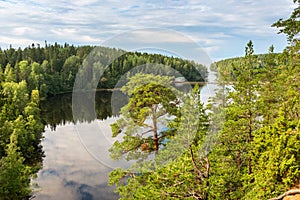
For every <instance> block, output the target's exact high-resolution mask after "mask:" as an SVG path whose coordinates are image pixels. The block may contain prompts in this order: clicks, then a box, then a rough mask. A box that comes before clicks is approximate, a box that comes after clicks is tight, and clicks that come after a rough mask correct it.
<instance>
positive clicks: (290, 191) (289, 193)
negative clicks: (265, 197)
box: [270, 189, 300, 200]
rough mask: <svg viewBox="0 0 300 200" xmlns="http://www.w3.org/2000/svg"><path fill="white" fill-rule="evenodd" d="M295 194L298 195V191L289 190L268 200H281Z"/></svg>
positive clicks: (299, 191)
mask: <svg viewBox="0 0 300 200" xmlns="http://www.w3.org/2000/svg"><path fill="white" fill-rule="evenodd" d="M296 194H300V189H294V190H289V191H287V192H285V193H283V194H282V195H280V196H278V197H275V198H272V199H270V200H282V199H283V198H284V197H286V196H289V195H296Z"/></svg>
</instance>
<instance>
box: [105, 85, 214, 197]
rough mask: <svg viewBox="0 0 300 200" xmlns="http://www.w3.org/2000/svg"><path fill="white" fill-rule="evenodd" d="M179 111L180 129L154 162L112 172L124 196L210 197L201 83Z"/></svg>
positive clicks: (175, 125) (177, 122) (176, 123)
mask: <svg viewBox="0 0 300 200" xmlns="http://www.w3.org/2000/svg"><path fill="white" fill-rule="evenodd" d="M179 112H180V113H181V115H180V117H178V118H177V119H176V120H175V121H173V122H172V124H173V125H172V127H173V129H174V130H175V131H174V132H176V133H175V134H174V135H173V136H172V137H170V142H168V143H167V144H166V147H165V148H162V149H160V151H159V152H158V154H157V155H156V157H155V159H154V161H153V162H152V161H145V162H144V163H143V164H140V165H139V166H138V167H137V168H135V167H136V166H135V165H134V166H133V167H132V168H131V169H127V170H124V169H120V168H119V169H115V170H113V171H112V172H111V173H110V176H109V180H110V182H109V183H110V184H111V185H112V184H115V185H116V186H117V192H118V193H119V195H120V196H121V199H155V198H157V197H159V198H160V199H171V198H174V199H207V195H208V177H209V170H210V169H209V168H210V165H209V160H208V157H207V154H205V152H204V151H203V144H202V142H203V140H204V137H205V136H206V132H207V129H208V116H207V114H206V113H205V109H204V108H203V104H202V103H201V102H200V97H199V87H198V86H196V87H195V88H194V90H193V92H191V93H190V94H188V95H187V96H185V98H184V100H183V104H182V106H181V107H180V109H179ZM132 170H137V171H132ZM124 178H125V179H124Z"/></svg>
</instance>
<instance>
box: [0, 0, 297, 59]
mask: <svg viewBox="0 0 300 200" xmlns="http://www.w3.org/2000/svg"><path fill="white" fill-rule="evenodd" d="M293 8H294V7H293V3H292V0H276V1H274V0H260V1H258V0H257V1H255V0H227V1H224V0H206V1H204V0H190V1H187V0H182V1H179V0H160V1H158V0H151V1H150V0H145V1H141V0H130V1H116V0H102V1H97V0H72V1H65V0H24V1H17V0H0V24H1V32H0V47H1V48H8V47H9V45H10V44H11V45H12V46H13V47H19V46H21V47H25V46H28V45H30V44H32V43H39V44H41V45H42V46H43V45H44V41H45V40H47V41H48V43H54V42H59V43H64V42H67V43H70V44H74V45H83V44H91V45H101V44H102V43H103V42H105V41H106V40H108V39H111V38H113V37H115V36H116V35H118V34H121V33H124V32H126V31H133V30H136V29H143V28H156V29H160V28H164V29H168V30H171V31H176V32H177V33H180V34H183V35H184V36H186V37H187V38H189V39H191V40H193V41H194V42H196V43H197V44H198V45H199V46H200V47H201V48H202V49H203V50H204V51H206V52H207V54H208V55H209V56H210V58H211V59H212V60H213V61H214V60H220V59H223V58H228V57H234V56H242V55H244V48H245V45H246V44H247V42H248V41H249V40H252V41H253V43H254V49H255V52H256V53H264V52H267V50H268V48H269V46H270V45H272V44H273V45H274V46H275V51H277V52H280V51H282V49H283V48H284V47H285V46H286V45H287V43H286V37H285V36H284V35H278V34H277V29H276V28H272V27H271V24H272V23H273V22H275V21H277V20H278V19H279V18H287V17H289V15H290V13H291V12H292V10H293ZM151 37H152V36H151ZM153 37H158V38H159V37H160V35H159V34H156V35H153ZM137 39H138V38H137ZM171 39H174V42H176V37H174V38H171ZM171 39H170V38H168V41H169V42H170V40H171ZM162 40H163V38H162ZM171 42H172V41H171ZM116 47H118V46H116Z"/></svg>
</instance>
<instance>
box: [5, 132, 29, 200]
mask: <svg viewBox="0 0 300 200" xmlns="http://www.w3.org/2000/svg"><path fill="white" fill-rule="evenodd" d="M17 144H18V143H17V133H16V132H14V133H13V134H12V135H11V138H10V143H9V144H8V145H7V149H6V154H7V155H6V156H5V157H2V158H1V160H0V185H1V187H0V199H1V200H10V199H16V200H17V199H20V200H21V199H27V198H29V196H30V193H31V189H30V174H31V169H30V167H27V166H25V165H24V164H23V162H24V158H23V157H22V156H21V153H20V152H19V148H18V146H17Z"/></svg>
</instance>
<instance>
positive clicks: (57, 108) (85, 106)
mask: <svg viewBox="0 0 300 200" xmlns="http://www.w3.org/2000/svg"><path fill="white" fill-rule="evenodd" d="M89 94H90V93H79V94H78V95H82V96H85V97H87V96H89ZM114 94H116V95H115V96H116V97H117V98H116V97H115V98H114V99H111V98H112V92H110V91H101V92H96V93H94V98H95V99H92V100H91V101H86V100H85V101H82V102H80V103H81V109H82V111H81V112H82V117H81V120H79V121H81V122H91V121H93V120H95V119H96V118H97V119H100V120H105V119H107V118H108V117H112V116H116V115H117V113H118V112H119V110H120V108H121V107H123V106H124V105H125V104H126V102H127V96H125V95H124V94H123V93H122V92H120V91H114ZM90 102H93V103H95V104H90ZM111 102H114V108H113V109H112V107H111V105H112V103H111ZM90 109H93V111H95V112H96V113H95V115H96V117H95V116H94V115H88V114H90V113H91V112H86V111H87V110H90ZM78 112H80V111H78ZM41 114H42V119H43V121H44V124H45V125H47V126H49V127H50V129H51V130H55V129H56V126H58V125H65V124H66V123H68V122H73V123H75V122H74V119H73V113H72V94H71V93H70V94H63V95H57V96H54V97H50V98H48V99H47V100H45V101H42V102H41Z"/></svg>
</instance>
